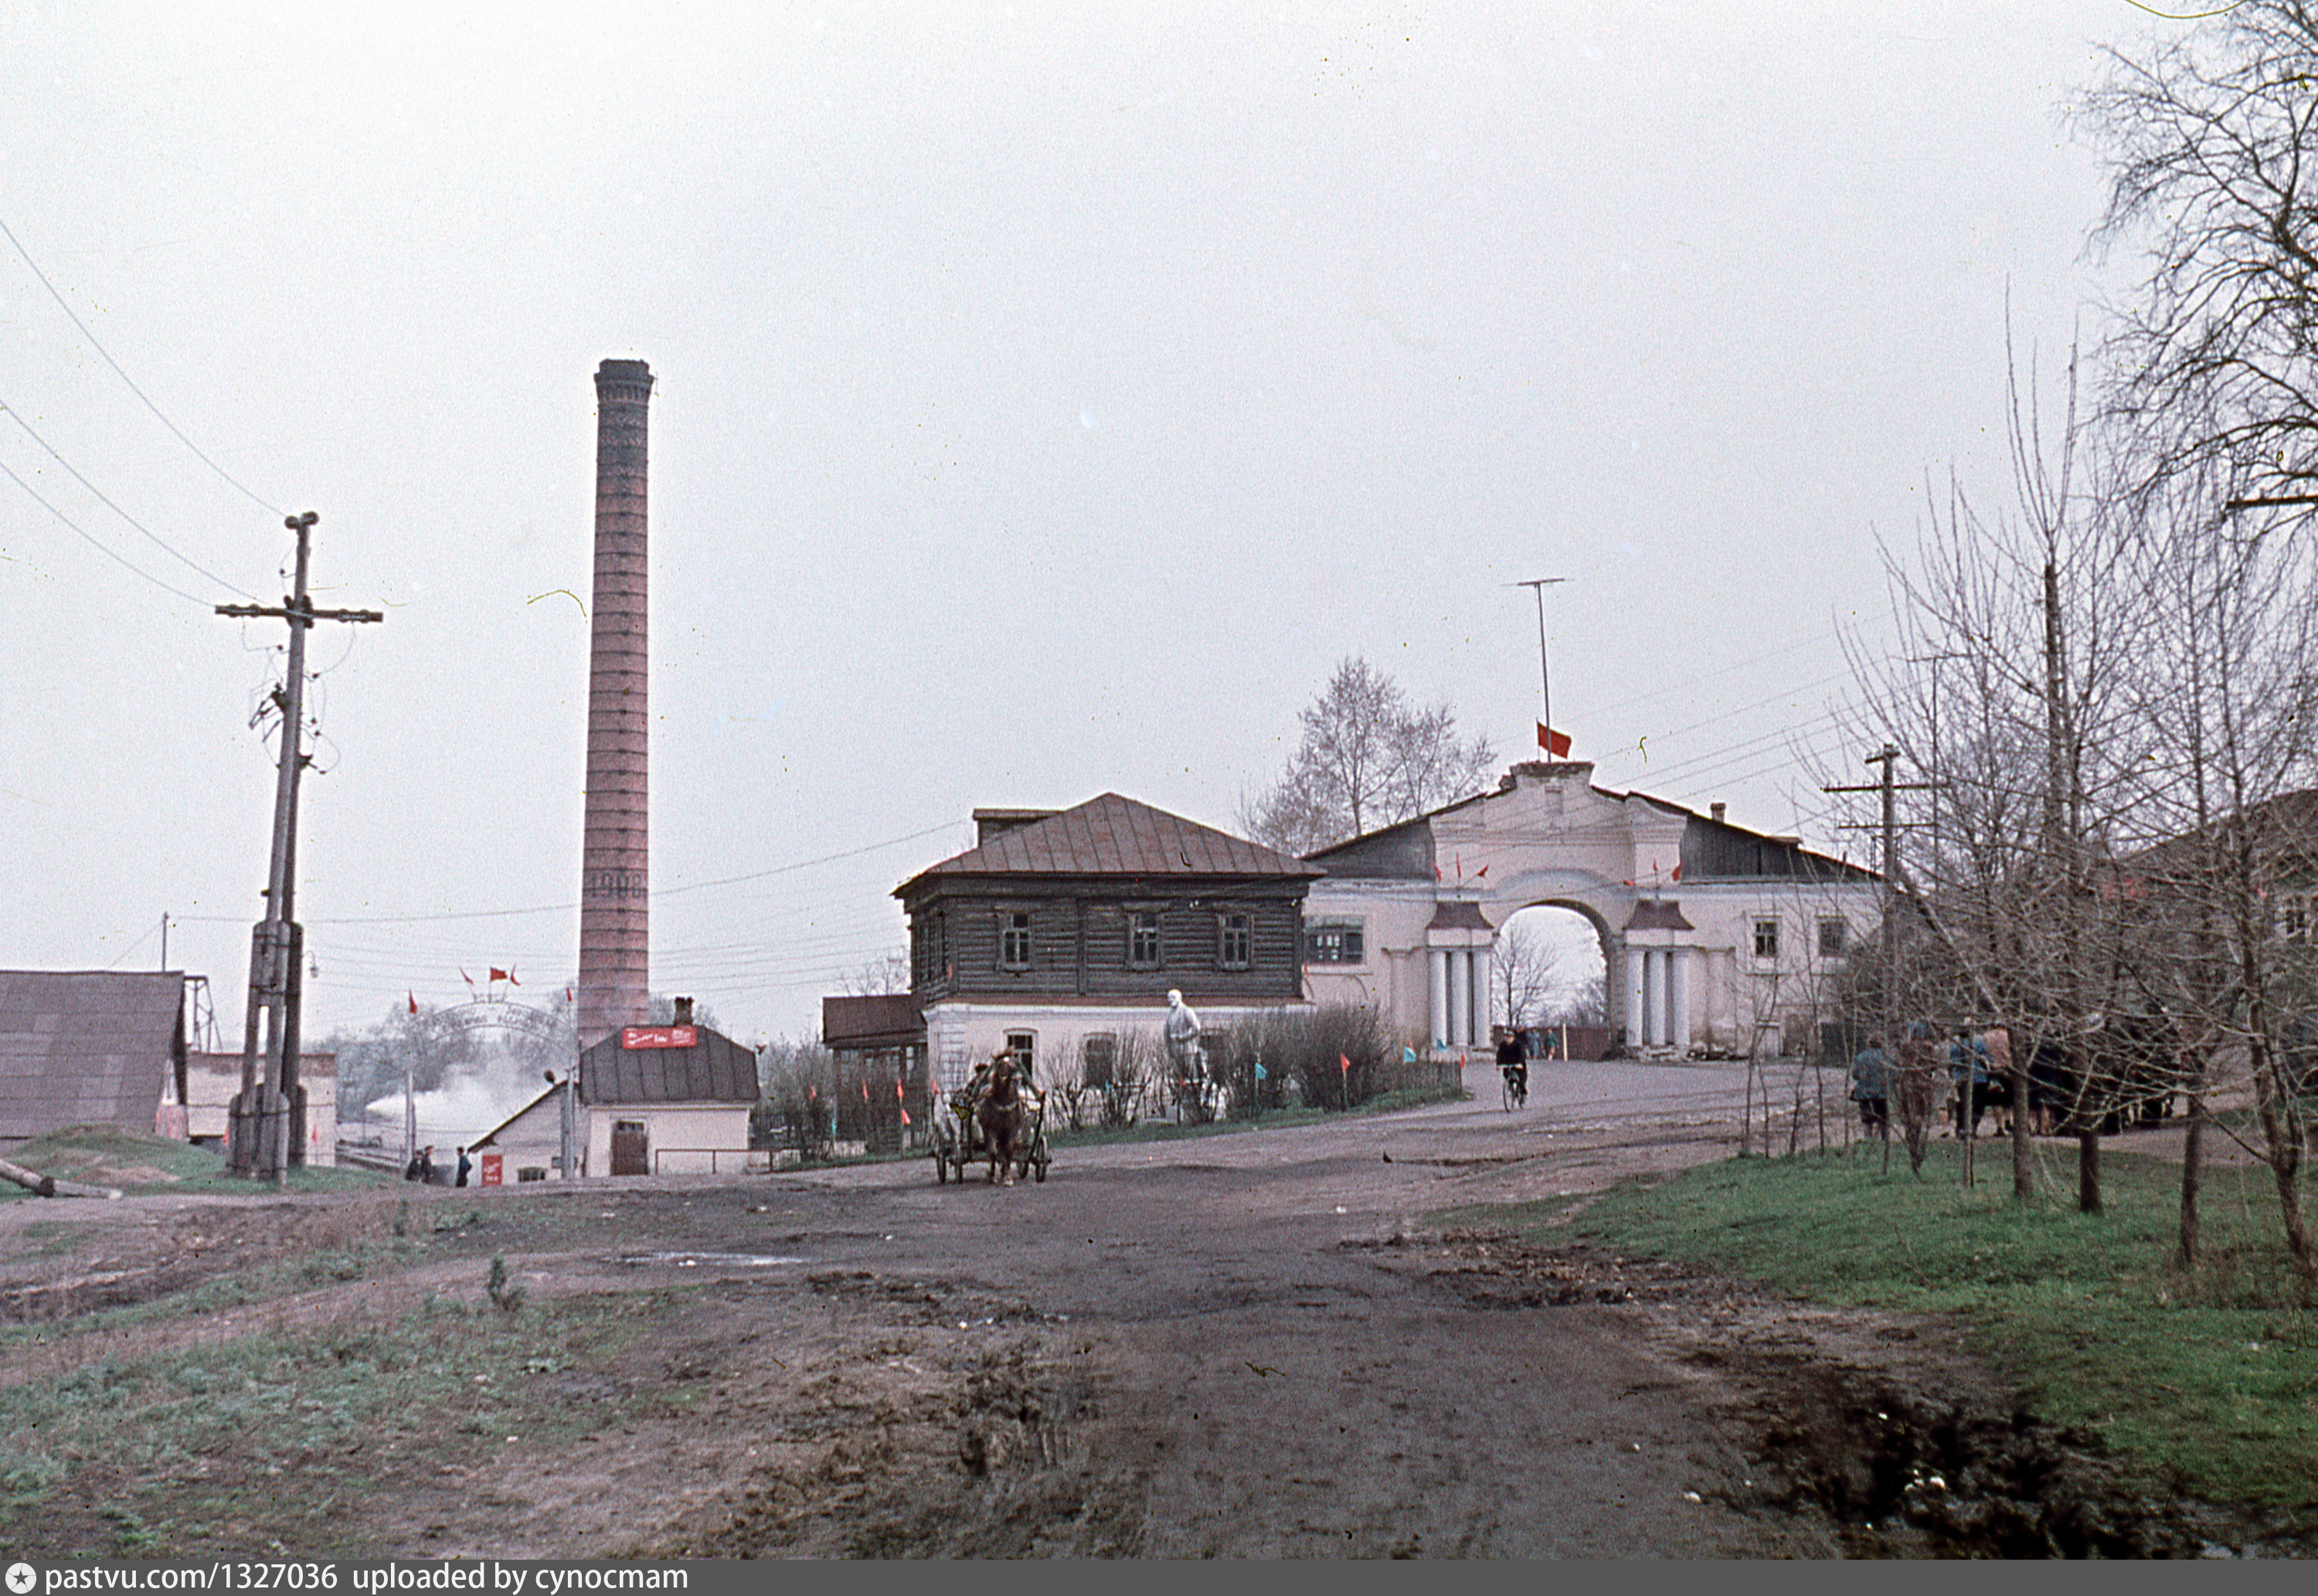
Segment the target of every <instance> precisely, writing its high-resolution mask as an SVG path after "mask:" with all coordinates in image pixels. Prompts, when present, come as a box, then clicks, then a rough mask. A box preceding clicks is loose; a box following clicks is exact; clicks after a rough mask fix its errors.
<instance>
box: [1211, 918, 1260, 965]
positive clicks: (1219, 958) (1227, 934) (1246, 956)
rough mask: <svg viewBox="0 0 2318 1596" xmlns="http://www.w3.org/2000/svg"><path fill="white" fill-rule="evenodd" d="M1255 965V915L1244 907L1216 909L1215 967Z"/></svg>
mask: <svg viewBox="0 0 2318 1596" xmlns="http://www.w3.org/2000/svg"><path fill="white" fill-rule="evenodd" d="M1254 967H1255V916H1254V915H1253V913H1252V912H1250V911H1249V910H1244V909H1223V910H1217V911H1216V968H1217V969H1218V970H1252V969H1253V968H1254Z"/></svg>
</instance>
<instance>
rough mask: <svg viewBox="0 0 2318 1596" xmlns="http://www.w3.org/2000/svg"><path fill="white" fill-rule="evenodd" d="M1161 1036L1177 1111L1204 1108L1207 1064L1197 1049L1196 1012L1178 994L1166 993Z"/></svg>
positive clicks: (1177, 992)
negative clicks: (1164, 1020) (1165, 1014)
mask: <svg viewBox="0 0 2318 1596" xmlns="http://www.w3.org/2000/svg"><path fill="white" fill-rule="evenodd" d="M1161 1035H1162V1036H1163V1038H1164V1039H1165V1041H1166V1044H1167V1069H1168V1073H1169V1074H1171V1075H1172V1077H1173V1078H1174V1090H1175V1102H1176V1106H1177V1107H1176V1112H1177V1113H1178V1114H1182V1113H1183V1112H1184V1111H1185V1110H1186V1109H1187V1108H1194V1109H1195V1108H1199V1107H1204V1102H1205V1099H1204V1098H1203V1097H1202V1095H1201V1094H1202V1092H1203V1091H1204V1089H1205V1088H1206V1086H1207V1080H1208V1062H1207V1055H1206V1053H1205V1051H1204V1050H1203V1049H1202V1048H1201V1047H1200V1046H1199V1011H1198V1010H1196V1009H1193V1008H1192V1007H1191V1006H1190V1004H1188V1003H1186V1002H1184V1001H1183V994H1182V993H1181V992H1180V991H1172V990H1171V991H1169V992H1168V993H1167V1022H1166V1024H1165V1025H1164V1026H1163V1027H1162V1029H1161ZM1201 1117H1202V1118H1204V1117H1206V1116H1205V1115H1201Z"/></svg>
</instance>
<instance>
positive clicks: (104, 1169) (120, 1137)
mask: <svg viewBox="0 0 2318 1596" xmlns="http://www.w3.org/2000/svg"><path fill="white" fill-rule="evenodd" d="M8 1161H9V1162H10V1163H13V1164H17V1165H21V1166H22V1167H23V1168H24V1169H27V1170H31V1171H33V1172H34V1173H35V1174H40V1175H53V1176H55V1177H56V1178H57V1179H59V1180H77V1181H80V1182H81V1183H83V1184H84V1185H88V1186H110V1187H112V1188H115V1189H117V1190H120V1191H124V1192H141V1191H176V1192H184V1191H186V1190H189V1189H191V1190H197V1191H209V1190H214V1191H218V1192H221V1193H226V1194H229V1195H234V1196H247V1195H249V1194H251V1193H254V1192H259V1191H265V1190H270V1189H272V1184H271V1182H258V1181H253V1180H249V1179H243V1178H240V1177H237V1176H233V1175H229V1174H228V1173H227V1172H226V1167H225V1155H224V1154H223V1153H222V1152H220V1151H219V1150H218V1149H216V1148H214V1147H199V1146H195V1145H193V1143H188V1142H173V1141H171V1140H169V1139H168V1138H167V1137H166V1136H155V1135H150V1134H145V1133H143V1132H139V1131H130V1130H123V1129H121V1127H120V1126H118V1125H72V1126H68V1127H67V1128H66V1129H64V1130H60V1131H55V1132H51V1133H50V1134H48V1135H45V1136H38V1137H35V1138H33V1139H32V1140H31V1141H29V1142H23V1143H19V1144H18V1145H17V1146H16V1148H15V1149H14V1150H13V1152H10V1153H9V1154H8ZM396 1179H397V1178H396V1177H394V1176H391V1175H386V1174H382V1173H381V1172H380V1171H378V1170H365V1169H359V1168H355V1167H353V1166H350V1165H349V1166H344V1167H334V1168H328V1169H324V1168H314V1169H298V1170H291V1171H290V1173H289V1177H288V1179H287V1181H286V1183H285V1187H284V1189H286V1190H289V1191H293V1192H359V1191H369V1190H374V1189H379V1188H384V1187H386V1186H390V1185H392V1184H393V1183H394V1182H395V1180H396ZM20 1198H30V1199H31V1200H33V1201H41V1200H47V1199H41V1198H39V1197H34V1195H33V1194H32V1193H31V1192H30V1191H27V1190H25V1189H24V1188H22V1187H21V1186H18V1185H16V1184H15V1183H14V1182H13V1181H0V1201H14V1200H17V1199H20ZM74 1200H78V1199H74Z"/></svg>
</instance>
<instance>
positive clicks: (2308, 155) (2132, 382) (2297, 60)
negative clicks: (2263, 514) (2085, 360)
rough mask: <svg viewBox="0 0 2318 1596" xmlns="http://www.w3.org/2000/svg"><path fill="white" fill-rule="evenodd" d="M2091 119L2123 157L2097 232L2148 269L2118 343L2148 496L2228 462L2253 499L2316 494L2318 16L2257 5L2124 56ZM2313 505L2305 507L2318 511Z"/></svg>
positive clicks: (2092, 101)
mask: <svg viewBox="0 0 2318 1596" xmlns="http://www.w3.org/2000/svg"><path fill="white" fill-rule="evenodd" d="M2108 54H2109V71H2108V74H2107V81H2106V82H2105V83H2104V84H2103V85H2101V86H2100V87H2098V89H2096V90H2094V91H2093V92H2091V93H2090V94H2087V95H2086V96H2085V97H2084V99H2083V100H2082V102H2081V103H2080V105H2079V106H2078V108H2077V115H2078V120H2079V121H2080V122H2081V123H2082V124H2084V125H2085V126H2086V127H2088V128H2089V130H2090V131H2091V132H2092V133H2093V135H2094V136H2095V137H2096V138H2097V139H2099V140H2100V141H2102V142H2103V143H2105V144H2106V145H2107V148H2108V149H2109V152H2110V163H2109V164H2110V189H2109V200H2108V206H2107V212H2106V214H2105V215H2104V217H2103V219H2102V221H2101V224H2100V228H2099V230H2098V234H2097V235H2096V236H2097V238H2100V239H2101V240H2103V241H2106V242H2111V243H2141V244H2143V245H2145V247H2146V249H2147V255H2148V270H2147V274H2146V275H2145V277H2144V278H2143V282H2142V284H2141V289H2140V292H2139V294H2138V296H2137V303H2135V304H2134V306H2133V307H2132V308H2131V309H2129V310H2128V311H2127V312H2126V313H2125V316H2124V318H2123V321H2122V325H2121V327H2119V329H2118V331H2117V332H2116V335H2115V336H2114V337H2113V339H2112V340H2111V344H2110V347H2109V351H2108V353H2109V357H2110V359H2109V363H2110V367H2111V369H2112V371H2113V372H2114V373H2115V376H2114V379H2113V381H2112V384H2111V389H2110V398H2111V402H2112V406H2113V408H2114V411H2115V413H2116V415H2118V416H2119V417H2123V418H2125V420H2126V421H2127V422H2128V423H2129V424H2131V425H2132V426H2133V428H2134V431H2135V433H2136V435H2137V438H2138V444H2139V448H2140V451H2141V464H2142V467H2143V470H2142V471H2141V484H2142V486H2143V489H2144V490H2146V489H2151V488H2153V486H2154V485H2155V484H2157V483H2160V482H2162V481H2164V480H2169V479H2170V478H2172V477H2174V476H2177V475H2179V474H2180V473H2182V472H2184V471H2210V470H2212V469H2214V468H2215V467H2224V468H2227V469H2228V470H2230V471H2233V472H2235V473H2238V474H2239V476H2240V482H2241V490H2242V492H2243V493H2245V494H2246V495H2248V496H2250V497H2269V498H2298V497H2304V496H2308V495H2310V494H2311V493H2312V491H2313V489H2318V317H2314V314H2313V306H2314V304H2318V298H2314V288H2318V199H2314V195H2313V192H2312V184H2313V183H2314V182H2318V94H2314V93H2313V92H2312V84H2313V81H2314V78H2318V10H2314V8H2313V7H2311V6H2310V5H2308V4H2304V3H2303V0H2243V3H2242V4H2233V5H2229V6H2225V7H2223V8H2221V9H2220V10H2218V11H2216V12H2215V13H2211V14H2209V15H2207V16H2206V17H2205V18H2204V19H2203V20H2201V21H2200V22H2198V24H2197V26H2195V27H2191V28H2188V29H2181V30H2176V31H2171V32H2170V33H2168V34H2167V35H2165V36H2163V38H2162V39H2161V40H2160V41H2158V42H2156V43H2154V44H2152V45H2151V46H2149V47H2148V49H2147V50H2146V52H2145V53H2144V54H2141V55H2138V56H2135V55H2128V54H2126V53H2125V52H2124V51H2121V50H2111V51H2110V52H2108ZM2309 513H2310V512H2309V509H2308V508H2307V507H2303V508H2301V509H2299V511H2298V514H2300V515H2304V516H2306V515H2308V514H2309Z"/></svg>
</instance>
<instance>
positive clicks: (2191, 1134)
mask: <svg viewBox="0 0 2318 1596" xmlns="http://www.w3.org/2000/svg"><path fill="white" fill-rule="evenodd" d="M2205 1159H2206V1094H2205V1093H2204V1091H2203V1090H2201V1089H2199V1084H2198V1083H2197V1082H2196V1081H2192V1082H2191V1083H2190V1088H2189V1129H2188V1134H2187V1135H2186V1136H2184V1137H2183V1138H2182V1141H2181V1235H2180V1245H2179V1249H2178V1251H2179V1258H2180V1260H2181V1267H2182V1268H2183V1269H2195V1268H2197V1198H2198V1197H2199V1196H2200V1195H2201V1194H2202V1193H2203V1191H2204V1189H2205V1184H2206V1164H2205Z"/></svg>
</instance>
